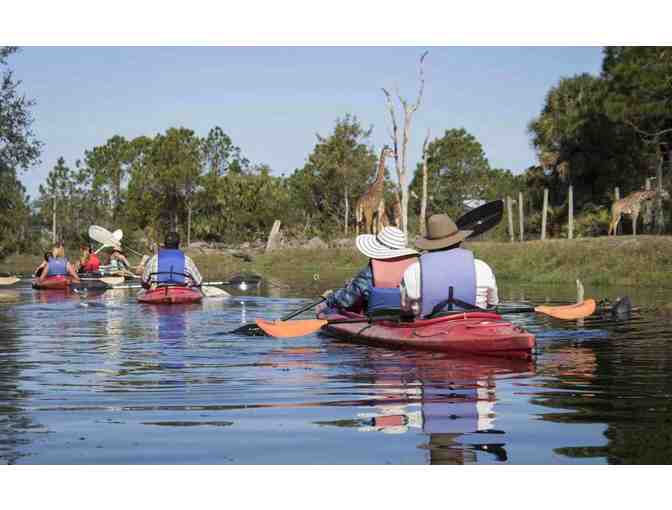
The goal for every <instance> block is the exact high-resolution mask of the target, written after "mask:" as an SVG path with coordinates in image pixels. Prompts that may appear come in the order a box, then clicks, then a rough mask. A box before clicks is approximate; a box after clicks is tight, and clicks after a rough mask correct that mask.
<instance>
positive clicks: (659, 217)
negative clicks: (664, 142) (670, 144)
mask: <svg viewBox="0 0 672 510" xmlns="http://www.w3.org/2000/svg"><path fill="white" fill-rule="evenodd" d="M656 190H657V191H658V194H657V195H656V233H657V234H663V233H664V232H665V212H664V211H663V196H662V192H663V156H662V154H661V155H660V161H659V162H658V168H657V170H656Z"/></svg>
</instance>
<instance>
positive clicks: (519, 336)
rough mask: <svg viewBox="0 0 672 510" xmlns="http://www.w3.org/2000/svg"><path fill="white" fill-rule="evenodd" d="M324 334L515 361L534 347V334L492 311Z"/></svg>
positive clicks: (333, 327)
mask: <svg viewBox="0 0 672 510" xmlns="http://www.w3.org/2000/svg"><path fill="white" fill-rule="evenodd" d="M320 319H327V320H330V321H333V320H357V319H359V320H362V319H365V317H363V316H362V315H359V314H355V313H349V312H345V313H343V314H333V315H326V316H320ZM322 331H323V332H325V333H326V334H328V335H330V336H334V337H337V338H342V339H346V340H349V341H352V342H356V343H363V344H367V345H374V346H382V347H392V348H397V349H417V350H424V351H436V352H468V353H472V354H487V355H494V356H506V357H513V358H527V357H529V356H530V355H531V352H532V348H533V347H534V344H535V339H534V335H532V334H531V333H528V332H527V331H525V330H523V329H521V328H519V327H518V326H515V325H514V324H511V323H510V322H506V321H505V320H503V319H502V318H501V317H500V316H499V315H498V314H496V313H492V312H466V313H456V314H454V315H447V316H444V317H437V318H435V319H428V320H418V321H415V322H397V321H390V320H385V321H375V322H373V323H366V322H364V323H362V322H359V323H357V322H353V323H340V324H339V323H336V324H328V325H326V326H324V327H323V328H322Z"/></svg>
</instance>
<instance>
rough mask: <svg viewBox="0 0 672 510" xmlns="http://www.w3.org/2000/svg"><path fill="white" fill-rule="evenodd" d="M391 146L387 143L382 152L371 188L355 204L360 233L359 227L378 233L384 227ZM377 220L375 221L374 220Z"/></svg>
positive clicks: (357, 228)
mask: <svg viewBox="0 0 672 510" xmlns="http://www.w3.org/2000/svg"><path fill="white" fill-rule="evenodd" d="M391 152H392V151H391V150H390V148H389V147H388V146H387V145H386V146H385V147H383V150H382V151H381V152H380V160H379V161H378V170H377V172H376V178H375V179H374V181H373V182H372V183H371V185H370V186H369V189H368V190H366V191H365V192H364V194H363V195H362V196H361V197H359V200H357V203H356V204H355V221H356V223H357V227H356V233H357V235H359V228H360V226H363V230H364V231H365V232H369V233H377V232H380V230H381V229H382V222H383V216H384V214H383V213H381V207H382V210H383V212H384V210H385V202H384V200H383V191H384V188H385V160H386V159H387V158H388V157H390V154H391ZM374 220H375V221H374Z"/></svg>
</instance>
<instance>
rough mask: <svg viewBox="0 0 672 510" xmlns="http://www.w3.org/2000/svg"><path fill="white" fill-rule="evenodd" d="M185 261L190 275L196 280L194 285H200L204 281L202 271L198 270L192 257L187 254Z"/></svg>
mask: <svg viewBox="0 0 672 510" xmlns="http://www.w3.org/2000/svg"><path fill="white" fill-rule="evenodd" d="M184 262H185V266H186V269H187V273H189V275H190V276H191V280H192V281H193V282H194V285H200V284H201V283H203V277H202V276H201V273H200V272H199V271H198V268H197V267H196V264H194V261H193V260H191V258H190V257H187V256H186V255H185V256H184Z"/></svg>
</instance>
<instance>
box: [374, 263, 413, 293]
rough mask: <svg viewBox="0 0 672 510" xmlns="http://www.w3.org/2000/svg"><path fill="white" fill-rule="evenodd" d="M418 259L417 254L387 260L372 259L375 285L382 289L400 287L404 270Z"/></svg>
mask: <svg viewBox="0 0 672 510" xmlns="http://www.w3.org/2000/svg"><path fill="white" fill-rule="evenodd" d="M417 260H418V257H417V256H415V255H411V256H410V257H409V256H406V257H397V258H395V259H386V260H377V259H372V260H371V269H372V270H373V286H374V287H377V288H382V289H395V288H397V287H399V284H400V283H401V280H402V278H403V277H404V271H406V269H407V268H408V266H410V265H411V264H413V263H414V262H417Z"/></svg>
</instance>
